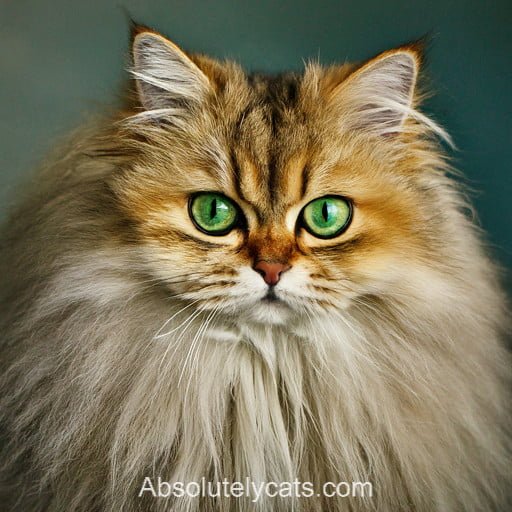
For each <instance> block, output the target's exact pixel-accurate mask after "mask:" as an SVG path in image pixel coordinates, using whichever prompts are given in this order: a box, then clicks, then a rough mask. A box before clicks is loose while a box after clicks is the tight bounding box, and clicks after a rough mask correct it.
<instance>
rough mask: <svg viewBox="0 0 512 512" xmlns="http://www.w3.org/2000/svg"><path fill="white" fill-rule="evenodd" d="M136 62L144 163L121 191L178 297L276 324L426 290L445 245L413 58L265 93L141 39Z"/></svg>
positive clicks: (310, 74)
mask: <svg viewBox="0 0 512 512" xmlns="http://www.w3.org/2000/svg"><path fill="white" fill-rule="evenodd" d="M133 59H134V67H133V74H134V76H135V78H136V82H137V101H138V104H139V109H138V110H136V111H134V112H132V114H133V115H132V116H131V117H130V118H129V119H128V120H127V121H126V125H125V128H124V129H125V136H126V137H127V139H128V140H129V141H130V144H131V146H132V147H136V148H137V151H136V153H135V154H136V156H134V158H133V160H132V161H131V163H130V165H129V166H127V168H125V169H123V170H122V172H120V173H119V175H117V176H116V177H115V178H114V180H113V188H114V190H115V192H116V196H117V197H118V200H119V202H120V205H121V208H122V210H123V212H124V214H125V215H126V216H128V217H129V219H130V226H131V227H130V229H131V230H132V235H133V236H134V237H135V239H136V241H137V244H139V246H140V252H141V257H142V258H143V260H144V262H145V265H146V266H147V268H148V270H149V272H150V273H151V274H152V275H153V276H156V278H157V279H158V280H160V281H161V282H162V283H163V284H164V285H165V286H166V287H167V288H168V289H169V291H170V292H171V293H172V294H174V295H175V296H177V297H179V298H182V299H184V300H187V301H193V303H194V304H195V305H196V307H197V308H199V309H206V310H212V311H213V310H216V311H224V312H227V313H229V314H231V315H236V317H237V318H242V319H247V320H251V321H256V322H262V323H270V324H276V323H277V324H279V323H285V322H290V321H293V319H294V318H295V317H300V316H303V315H310V314H314V315H321V314H325V313H329V314H331V313H332V312H335V313H336V312H339V311H341V310H343V309H344V308H347V307H349V306H350V305H354V304H357V301H358V300H361V298H362V297H365V296H369V295H376V296H379V295H385V294H386V293H399V291H400V289H403V287H404V286H410V287H414V286H415V285H416V283H415V281H414V279H415V278H414V276H421V278H422V279H424V278H425V274H426V273H428V271H429V269H430V268H431V262H432V261H433V260H435V258H436V257H438V256H436V253H435V250H433V248H435V247H436V243H435V242H436V240H437V239H438V237H439V236H441V234H440V233H437V231H436V223H437V219H436V215H435V213H436V208H437V201H438V198H437V197H436V193H435V190H431V189H432V187H429V186H428V183H429V181H428V178H426V177H425V175H426V172H425V168H428V167H429V165H430V166H433V165H434V164H436V163H437V161H436V157H435V154H432V152H431V151H430V147H429V144H430V143H429V142H428V141H427V140H426V138H425V134H426V131H427V128H428V127H427V128H426V127H425V124H423V123H422V121H423V120H424V119H423V118H422V116H421V114H419V113H418V112H417V111H416V110H414V108H413V103H414V101H415V100H414V86H415V81H416V75H417V67H418V63H419V57H418V54H417V53H416V50H414V48H412V47H408V48H402V49H398V50H393V51H390V52H386V53H384V54H382V55H380V56H378V57H376V58H375V59H372V60H371V61H369V62H368V63H366V64H365V65H363V66H361V67H359V68H357V69H356V68H354V67H352V66H348V65H345V66H341V67H333V68H327V69H322V68H320V67H319V66H315V65H309V66H308V67H307V69H306V71H305V72H304V74H302V75H294V74H285V75H281V76H277V77H270V78H268V77H264V76H259V75H250V76H248V75H246V74H245V73H244V72H243V71H242V70H241V69H240V68H239V67H238V66H236V65H234V64H232V63H227V64H226V63H223V64H220V63H218V62H216V61H213V60H210V59H207V58H205V57H192V58H190V57H188V56H186V55H185V54H184V53H183V52H182V51H181V50H179V49H178V48H177V47H176V46H174V45H173V44H172V43H171V42H169V41H167V40H166V39H164V38H163V37H162V36H160V35H157V34H154V33H152V32H150V31H146V30H143V31H140V32H139V33H138V34H136V36H135V38H134V44H133ZM140 107H142V109H141V108H140ZM428 129H430V128H428ZM426 262H427V263H426Z"/></svg>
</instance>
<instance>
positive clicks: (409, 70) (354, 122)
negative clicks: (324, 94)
mask: <svg viewBox="0 0 512 512" xmlns="http://www.w3.org/2000/svg"><path fill="white" fill-rule="evenodd" d="M419 60H420V57H419V55H418V54H417V53H416V52H415V51H414V50H412V49H408V48H405V49H398V50H392V51H390V52H385V53H383V54H381V55H379V56H377V57H375V58H374V59H372V60H370V61H369V62H367V63H366V64H364V65H363V66H362V67H360V68H359V69H357V70H356V71H354V72H353V73H352V74H351V75H349V77H348V78H347V79H345V80H344V81H343V82H342V83H341V84H340V85H339V86H338V87H336V89H335V90H334V91H333V93H332V96H331V98H332V100H333V101H335V102H337V103H339V104H340V105H341V106H342V108H343V118H344V122H345V125H347V127H348V128H349V129H361V130H366V131H369V132H372V133H376V134H379V135H387V134H391V133H396V132H400V131H401V130H402V128H403V123H404V121H405V119H406V118H407V117H408V116H410V115H414V108H413V101H414V90H415V86H416V79H417V76H418V67H419Z"/></svg>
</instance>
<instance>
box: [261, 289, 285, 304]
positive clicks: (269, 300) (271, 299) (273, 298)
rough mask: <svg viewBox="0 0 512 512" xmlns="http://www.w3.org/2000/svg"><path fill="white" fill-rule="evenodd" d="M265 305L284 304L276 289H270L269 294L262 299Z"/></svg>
mask: <svg viewBox="0 0 512 512" xmlns="http://www.w3.org/2000/svg"><path fill="white" fill-rule="evenodd" d="M261 302H263V303H265V304H277V303H280V304H283V301H282V300H281V299H280V298H279V297H278V296H277V295H276V292H275V291H274V288H269V290H268V292H267V294H266V295H265V296H264V297H263V298H262V299H261Z"/></svg>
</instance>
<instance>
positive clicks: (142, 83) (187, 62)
mask: <svg viewBox="0 0 512 512" xmlns="http://www.w3.org/2000/svg"><path fill="white" fill-rule="evenodd" d="M132 56H133V68H132V70H131V72H132V75H133V76H134V77H135V79H136V82H137V92H138V96H139V100H140V103H141V104H142V106H143V107H144V109H146V110H148V111H158V110H161V109H175V108H176V109H182V110H183V108H186V107H187V106H191V105H197V104H200V103H201V102H202V101H203V99H204V97H205V96H206V95H207V94H208V92H209V90H210V87H211V86H210V82H209V80H208V78H207V77H206V75H205V74H204V73H203V72H202V71H201V70H200V69H199V68H198V67H197V65H196V64H194V62H192V60H191V59H190V58H189V57H188V56H187V55H186V54H185V53H184V52H183V51H182V50H180V48H178V47H177V46H176V45H175V44H174V43H172V42H171V41H169V40H168V39H166V38H165V37H163V36H161V35H160V34H157V33H155V32H152V31H150V30H144V29H138V31H136V32H135V34H134V37H133V43H132Z"/></svg>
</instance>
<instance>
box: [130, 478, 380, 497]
mask: <svg viewBox="0 0 512 512" xmlns="http://www.w3.org/2000/svg"><path fill="white" fill-rule="evenodd" d="M143 496H152V497H154V498H244V497H245V498H250V499H251V501H252V502H257V501H259V500H260V499H262V498H265V497H266V498H311V497H313V496H317V497H319V496H325V497H327V498H335V497H337V498H348V497H359V498H371V497H372V496H373V486H372V484H371V482H344V481H342V482H325V483H324V484H323V485H322V486H321V488H320V489H315V485H314V484H313V482H301V481H299V480H294V481H293V482H254V481H252V480H250V479H249V478H246V479H245V480H244V481H234V482H231V481H229V480H227V479H224V480H222V481H216V482H211V481H207V480H206V478H204V477H203V478H201V480H200V481H198V482H196V481H191V482H180V481H173V482H171V481H167V480H164V479H162V478H161V477H157V478H151V477H146V478H144V481H143V482H142V485H141V488H140V491H139V498H141V497H143Z"/></svg>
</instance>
